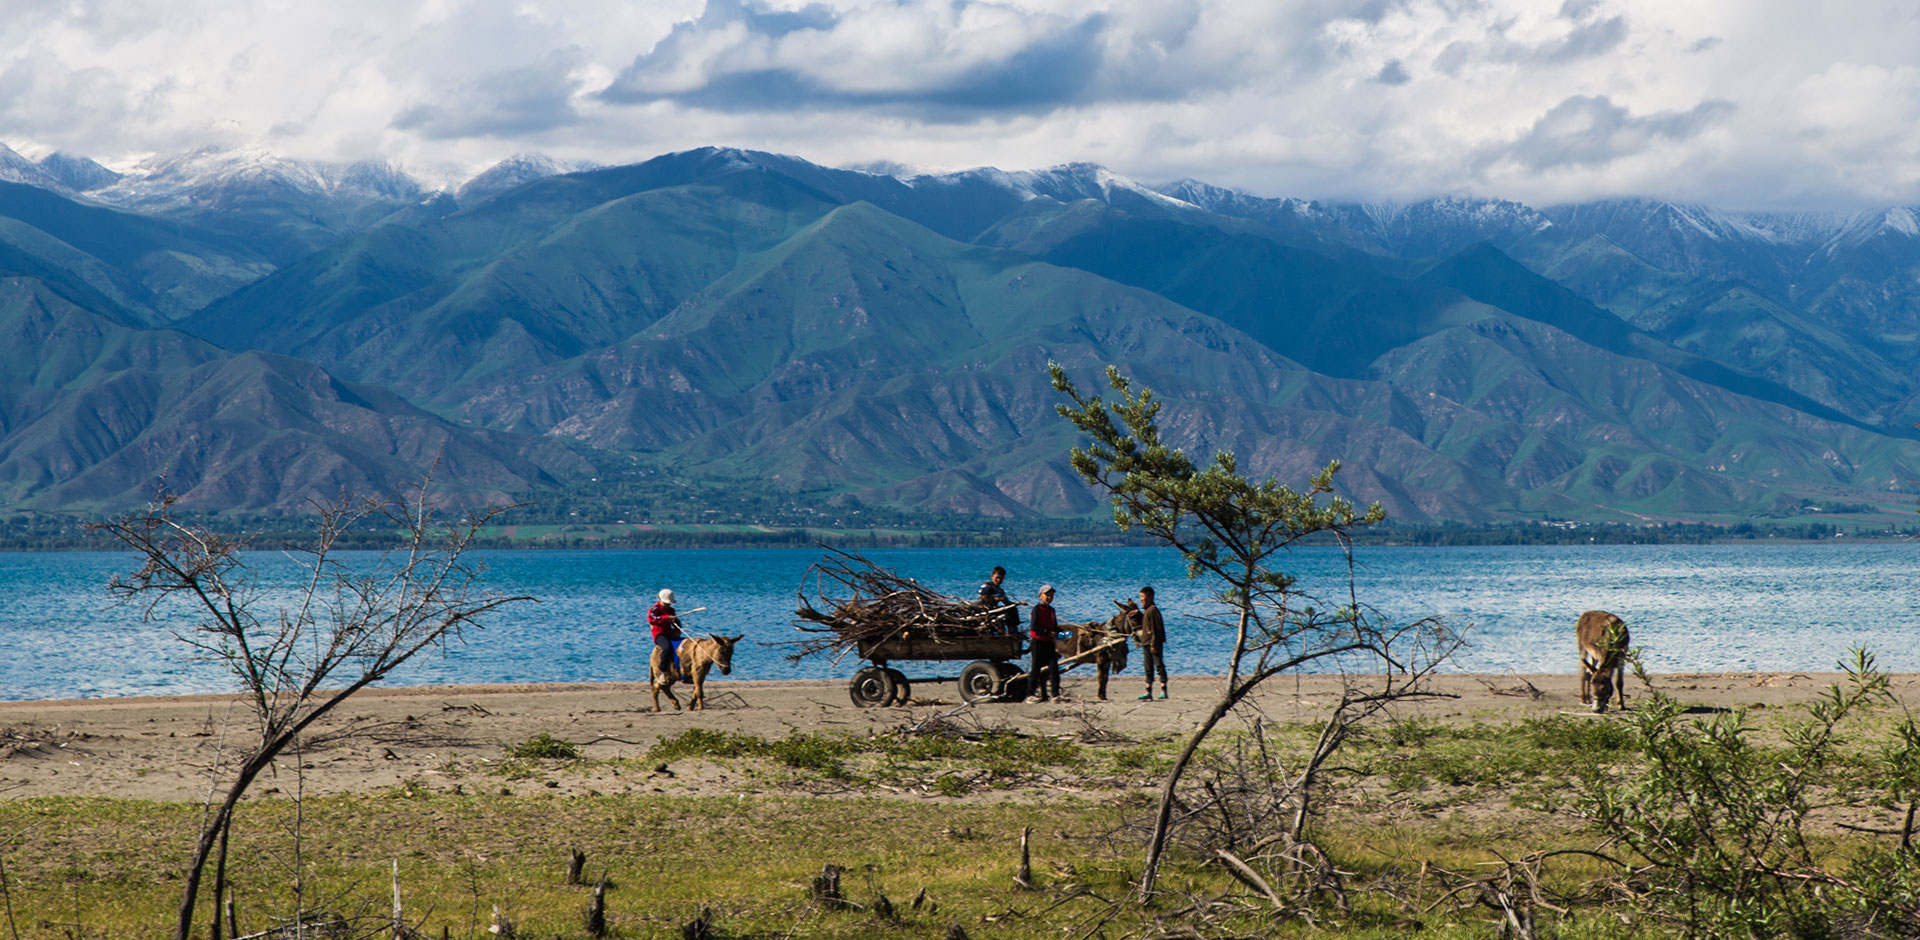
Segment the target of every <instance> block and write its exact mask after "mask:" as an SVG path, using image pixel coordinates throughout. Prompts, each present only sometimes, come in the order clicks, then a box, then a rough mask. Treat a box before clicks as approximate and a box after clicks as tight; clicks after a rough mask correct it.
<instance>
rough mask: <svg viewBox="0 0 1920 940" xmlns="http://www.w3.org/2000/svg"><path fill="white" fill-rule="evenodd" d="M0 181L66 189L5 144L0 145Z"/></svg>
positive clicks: (36, 165) (43, 187)
mask: <svg viewBox="0 0 1920 940" xmlns="http://www.w3.org/2000/svg"><path fill="white" fill-rule="evenodd" d="M0 180H4V181H6V182H9V183H24V184H26V185H28V186H37V187H40V188H41V189H53V190H64V189H66V187H65V186H64V185H63V184H61V182H60V181H59V180H58V179H55V178H54V177H53V176H52V175H51V174H49V173H48V172H47V171H46V170H43V169H41V168H40V165H39V164H37V163H35V162H33V161H32V160H29V159H27V158H26V157H23V156H21V155H20V154H18V153H16V152H15V151H14V149H13V148H12V147H9V146H7V145H6V144H0Z"/></svg>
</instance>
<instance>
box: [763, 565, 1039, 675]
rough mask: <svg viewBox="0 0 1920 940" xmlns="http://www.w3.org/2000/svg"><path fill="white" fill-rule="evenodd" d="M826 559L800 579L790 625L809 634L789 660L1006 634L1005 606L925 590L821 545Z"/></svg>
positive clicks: (890, 573) (895, 575)
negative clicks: (876, 645) (908, 640)
mask: <svg viewBox="0 0 1920 940" xmlns="http://www.w3.org/2000/svg"><path fill="white" fill-rule="evenodd" d="M821 547H822V548H823V549H825V550H826V552H827V557H826V558H824V559H822V560H820V561H818V562H815V563H814V564H813V566H812V567H810V568H808V569H807V573H806V574H805V575H804V576H802V578H801V580H800V592H799V594H800V607H799V609H798V610H796V611H794V616H795V617H796V618H798V619H796V620H795V621H794V626H796V627H799V628H800V629H801V630H802V631H804V632H806V633H809V634H812V635H813V636H812V637H810V638H809V639H807V640H805V641H804V642H801V643H799V644H797V646H798V647H799V651H798V652H796V653H794V654H792V655H790V656H788V657H787V658H788V659H791V660H794V661H796V662H798V661H799V660H801V659H803V658H805V657H807V656H811V655H813V654H815V653H821V652H828V651H831V652H833V653H834V654H835V655H839V654H843V653H845V652H846V651H848V650H851V649H854V648H856V647H858V646H859V644H860V643H861V642H862V641H873V642H878V641H880V640H884V639H887V638H888V637H897V636H916V637H935V638H938V637H958V636H981V635H993V634H998V633H1002V632H1004V631H1005V626H1004V625H1005V623H1006V616H1007V615H1006V608H1004V607H999V608H993V607H985V606H982V605H981V604H980V603H979V602H978V601H977V600H965V599H962V598H958V597H950V596H948V595H945V594H941V593H938V592H936V591H930V590H928V589H926V588H924V587H922V586H921V585H920V583H919V582H917V581H914V580H913V579H911V578H903V577H901V576H900V575H898V574H895V573H894V572H892V571H888V570H887V569H885V568H881V567H880V566H878V565H875V564H874V563H873V562H871V561H868V560H867V559H865V558H862V557H861V556H859V555H856V554H854V553H852V552H848V551H843V550H841V549H837V548H833V547H831V546H824V545H823V546H821Z"/></svg>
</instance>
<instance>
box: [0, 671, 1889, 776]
mask: <svg viewBox="0 0 1920 940" xmlns="http://www.w3.org/2000/svg"><path fill="white" fill-rule="evenodd" d="M1839 677H1840V674H1838V673H1826V672H1739V673H1666V674H1659V675H1655V676H1653V677H1652V678H1653V689H1654V690H1656V691H1660V692H1662V693H1664V694H1667V695H1669V696H1671V697H1673V698H1676V699H1678V700H1680V701H1682V702H1686V703H1688V704H1689V705H1690V706H1693V707H1695V708H1696V709H1698V710H1700V711H1702V712H1714V711H1725V710H1732V709H1736V708H1753V709H1769V708H1779V707H1785V706H1792V705H1796V704H1801V703H1805V702H1808V701H1811V700H1812V699H1813V698H1814V697H1815V696H1816V695H1817V694H1819V693H1820V692H1821V691H1822V690H1824V689H1825V688H1827V687H1828V686H1829V685H1830V684H1832V683H1833V682H1835V681H1837V680H1838V679H1839ZM1138 681H1139V678H1138V677H1137V676H1124V675H1123V676H1117V677H1115V678H1114V679H1113V680H1112V681H1111V683H1110V685H1109V689H1108V700H1107V701H1104V702H1103V701H1099V700H1097V699H1096V697H1095V692H1096V690H1095V680H1094V679H1093V678H1092V677H1090V676H1079V675H1071V676H1068V677H1067V679H1066V682H1065V684H1064V691H1065V692H1066V697H1065V700H1064V701H1061V702H1056V703H1034V704H1029V703H985V704H980V705H976V706H973V707H970V708H964V709H961V708H959V706H961V704H962V703H961V702H960V699H959V696H958V694H957V690H956V689H955V687H954V686H953V684H951V683H943V684H941V685H939V686H937V687H935V686H930V685H923V686H917V687H915V689H914V698H913V702H912V703H911V704H909V705H906V706H895V707H887V708H856V707H854V706H853V705H852V703H851V702H850V701H849V699H848V695H847V683H846V682H845V681H843V680H820V679H744V680H732V679H715V680H713V681H710V682H709V683H708V693H709V696H710V707H709V709H707V710H706V711H698V712H696V711H684V710H683V711H679V712H676V711H674V710H673V709H672V707H671V706H670V705H668V704H667V701H666V699H665V698H664V697H663V698H662V699H661V706H662V708H663V709H665V710H664V711H661V712H658V713H656V712H654V711H653V709H652V701H651V698H650V694H649V692H648V690H647V687H646V686H645V685H644V684H642V683H635V682H617V683H596V684H583V683H532V684H484V685H438V686H436V685H422V686H393V687H380V688H370V689H366V690H363V691H361V692H359V693H356V694H355V695H354V696H353V697H352V698H350V699H348V700H347V702H346V703H345V704H343V705H342V706H341V709H340V714H339V715H338V716H337V717H336V719H335V720H332V721H331V723H330V727H331V728H335V729H337V728H340V727H343V726H344V724H346V723H354V724H357V725H358V726H359V727H360V728H361V733H360V734H359V735H357V736H355V737H353V738H350V739H346V740H342V741H340V742H337V743H334V744H331V745H328V746H326V747H325V748H323V749H315V750H313V751H310V752H308V753H305V754H291V753H289V754H286V755H283V756H282V759H281V761H280V762H279V764H278V765H277V770H276V773H275V775H272V776H269V777H263V778H262V779H261V781H260V782H259V783H257V784H256V785H255V787H254V790H253V792H252V794H251V795H250V796H249V799H271V798H276V797H285V796H290V795H292V794H293V793H295V792H301V793H305V794H307V795H325V794H341V793H346V794H354V793H371V792H378V791H382V790H387V789H390V788H393V787H400V786H405V787H409V788H424V789H431V790H460V789H461V788H462V787H464V788H467V789H466V790H464V791H462V792H482V791H485V792H499V793H501V794H502V795H511V794H530V793H544V794H547V795H555V796H563V795H569V794H589V793H595V794H598V793H665V794H680V795H715V794H732V793H739V792H759V791H758V790H757V789H753V788H754V787H757V786H758V784H756V783H752V782H745V781H740V780H737V779H729V777H728V773H727V771H726V769H725V768H724V767H718V766H716V765H712V764H708V763H706V762H700V761H693V762H676V764H675V767H674V769H675V771H676V773H674V774H671V775H662V774H654V773H644V772H643V773H638V774H636V773H635V771H634V764H633V763H632V762H633V761H637V760H638V759H640V758H644V757H646V756H647V753H648V750H649V748H651V747H652V745H653V744H654V743H655V742H657V741H659V740H661V739H662V738H665V737H669V736H672V735H677V734H681V733H684V732H686V731H689V730H692V729H696V728H700V729H709V730H713V731H719V732H728V733H734V734H741V735H752V736H756V737H759V738H765V739H779V738H784V737H787V736H788V735H791V734H806V733H839V734H853V735H866V734H884V733H888V732H892V731H895V730H898V729H902V728H905V727H907V726H909V725H911V724H914V723H916V722H921V721H925V720H926V719H928V718H932V717H936V716H943V715H944V716H948V717H949V718H950V720H953V721H955V722H958V723H965V724H967V725H968V726H971V727H977V728H980V729H1001V730H1009V731H1015V732H1019V733H1023V734H1034V735H1074V734H1080V733H1084V732H1085V731H1087V730H1088V729H1090V728H1099V729H1102V730H1103V731H1105V732H1111V733H1112V734H1115V735H1119V736H1124V737H1125V738H1127V739H1132V740H1141V739H1150V738H1155V737H1165V736H1168V735H1173V736H1178V735H1180V734H1182V733H1184V732H1186V731H1188V730H1190V729H1192V728H1193V727H1194V725H1195V723H1196V722H1197V721H1198V720H1199V718H1200V717H1201V716H1202V715H1203V714H1204V713H1205V712H1206V711H1207V710H1208V709H1210V708H1211V707H1212V704H1213V700H1214V695H1215V693H1216V691H1217V689H1218V686H1219V684H1220V682H1221V681H1222V680H1221V677H1218V676H1214V677H1207V676H1176V677H1174V678H1173V680H1172V681H1171V683H1170V689H1171V691H1172V696H1173V697H1172V698H1170V699H1166V700H1160V699H1156V700H1153V701H1144V702H1143V701H1138V700H1136V698H1135V695H1136V694H1137V693H1138V690H1139V688H1140V686H1139V685H1138V684H1137V683H1138ZM1339 682H1340V677H1338V676H1334V675H1303V676H1284V677H1279V678H1275V679H1272V680H1269V681H1268V682H1267V683H1266V684H1265V685H1264V686H1263V687H1262V689H1261V690H1260V692H1259V693H1258V694H1257V695H1255V696H1254V697H1253V699H1252V701H1251V706H1250V707H1252V708H1256V709H1258V711H1259V712H1260V713H1261V714H1262V715H1263V716H1264V717H1265V719H1266V720H1269V721H1283V722H1297V721H1310V720H1313V719H1314V718H1315V717H1316V716H1318V715H1320V714H1324V713H1325V711H1326V709H1327V708H1329V707H1330V704H1331V703H1332V702H1333V701H1334V700H1336V698H1337V696H1338V693H1339V688H1340V686H1339ZM1892 686H1893V689H1894V692H1895V694H1896V695H1899V696H1900V697H1902V698H1903V699H1906V700H1909V701H1920V674H1914V673H1906V674H1898V675H1895V676H1893V677H1892ZM1434 687H1435V690H1436V691H1438V692H1440V693H1442V695H1441V696H1439V697H1433V698H1423V699H1419V700H1414V701H1409V702H1405V703H1402V704H1401V705H1399V706H1396V708H1395V710H1394V714H1395V716H1396V717H1397V718H1403V719H1418V720H1421V721H1426V722H1439V723H1461V724H1473V723H1476V722H1501V721H1518V720H1522V719H1526V718H1545V717H1548V716H1553V715H1568V716H1579V717H1583V718H1591V719H1592V720H1617V719H1616V715H1617V713H1615V712H1609V713H1608V714H1607V715H1605V716H1595V715H1591V714H1590V713H1589V712H1588V711H1586V709H1585V708H1584V707H1583V706H1581V705H1580V703H1579V700H1578V699H1579V696H1578V680H1577V679H1576V677H1574V676H1573V675H1570V674H1528V675H1515V674H1503V675H1476V674H1466V673H1450V674H1446V675H1442V676H1439V677H1436V679H1435V682H1434ZM675 691H676V693H678V694H679V695H680V697H681V699H682V702H683V703H684V702H685V701H686V700H687V698H688V696H689V693H690V690H689V689H687V688H686V687H684V686H680V687H676V689H675ZM1648 694H1649V692H1648V689H1647V688H1645V687H1644V686H1642V685H1641V683H1640V682H1639V681H1638V680H1634V679H1629V681H1628V689H1627V697H1628V700H1627V705H1628V708H1629V709H1632V708H1634V707H1636V705H1637V703H1638V702H1641V701H1644V700H1645V698H1646V696H1647V695H1648ZM252 727H253V725H252V715H251V713H250V712H249V711H248V709H247V707H246V705H245V703H244V701H243V700H241V699H239V698H238V697H236V696H234V695H231V694H199V695H173V696H151V697H132V698H95V699H62V700H48V701H14V702H0V799H7V800H17V799H28V798H36V797H114V798H130V799H146V800H163V801H195V802H197V801H199V800H202V799H204V798H205V797H206V793H207V787H208V780H209V768H211V767H212V766H214V765H215V764H216V763H217V762H220V761H221V760H222V759H223V758H229V759H230V758H231V756H232V753H233V748H232V747H230V746H228V743H230V742H238V741H245V740H246V739H247V738H248V737H249V736H250V735H251V734H252V730H251V729H252ZM543 734H544V735H549V736H551V737H553V738H557V739H561V740H564V741H569V742H573V743H575V744H578V745H579V746H580V753H581V755H582V756H583V757H585V758H587V759H588V761H587V762H586V763H585V764H583V765H582V767H581V768H580V769H579V771H578V772H571V771H570V772H568V773H565V774H559V775H556V776H557V779H547V780H544V781H541V780H535V779H532V778H527V779H516V778H515V777H514V776H513V775H512V774H510V773H504V772H503V770H504V765H506V764H507V763H508V760H507V757H506V753H505V752H506V749H507V748H510V747H513V746H515V745H518V744H521V743H523V742H526V741H528V740H530V739H532V738H535V737H537V736H539V735H543ZM296 758H298V759H297V760H296ZM623 761H624V762H627V763H624V764H623V763H622V762H623ZM622 766H625V767H626V773H625V774H624V775H623V774H622V773H621V767H622ZM1031 796H1032V795H1031V794H1029V795H1027V796H1025V797H1013V798H1030V797H1031Z"/></svg>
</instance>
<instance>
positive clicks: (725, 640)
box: [647, 633, 746, 711]
mask: <svg viewBox="0 0 1920 940" xmlns="http://www.w3.org/2000/svg"><path fill="white" fill-rule="evenodd" d="M744 636H746V634H744V633H742V634H740V635H739V636H714V635H712V634H708V635H706V636H704V637H695V638H693V639H687V640H681V641H680V671H679V672H678V673H673V672H670V671H668V669H667V667H668V666H669V665H671V664H670V663H666V662H662V661H661V660H662V659H663V658H664V657H665V655H666V651H665V650H663V649H661V648H660V647H658V646H656V647H654V648H653V656H652V657H650V658H649V659H648V660H647V684H649V685H651V686H653V710H654V711H659V710H660V693H662V692H665V693H667V701H670V702H672V703H673V710H674V711H679V710H680V700H679V699H678V698H676V697H674V694H673V684H674V683H675V682H690V683H692V684H693V701H691V702H689V703H688V704H689V705H691V706H692V707H694V708H698V709H700V710H701V711H705V710H706V708H707V685H706V682H707V670H708V669H711V668H713V667H714V666H719V667H720V674H721V675H723V676H727V675H732V674H733V644H735V643H738V642H740V640H741V638H742V637H744Z"/></svg>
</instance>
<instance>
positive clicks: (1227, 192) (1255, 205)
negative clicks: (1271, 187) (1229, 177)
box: [1154, 177, 1332, 221]
mask: <svg viewBox="0 0 1920 940" xmlns="http://www.w3.org/2000/svg"><path fill="white" fill-rule="evenodd" d="M1154 189H1155V190H1156V191H1158V192H1160V193H1163V194H1165V195H1167V196H1170V197H1172V198H1174V199H1178V200H1180V201H1181V202H1185V203H1188V204H1189V205H1195V206H1199V207H1200V208H1202V209H1206V210H1207V211H1209V212H1218V213H1220V214H1222V215H1231V216H1236V217H1238V218H1263V217H1265V218H1278V217H1293V218H1299V219H1309V220H1320V221H1326V220H1330V219H1331V218H1332V217H1331V216H1330V215H1328V214H1327V212H1326V211H1325V209H1323V208H1322V207H1321V206H1320V204H1319V203H1315V202H1309V201H1307V200H1305V199H1294V198H1291V197H1283V198H1268V197H1265V196H1253V195H1249V194H1247V193H1243V192H1241V191H1239V190H1237V189H1228V188H1226V187H1225V186H1215V185H1214V184H1212V183H1207V182H1202V181H1200V180H1197V179H1193V178H1192V177H1188V178H1187V179H1183V180H1179V181H1177V182H1173V183H1168V184H1166V185H1165V186H1156V187H1154Z"/></svg>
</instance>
